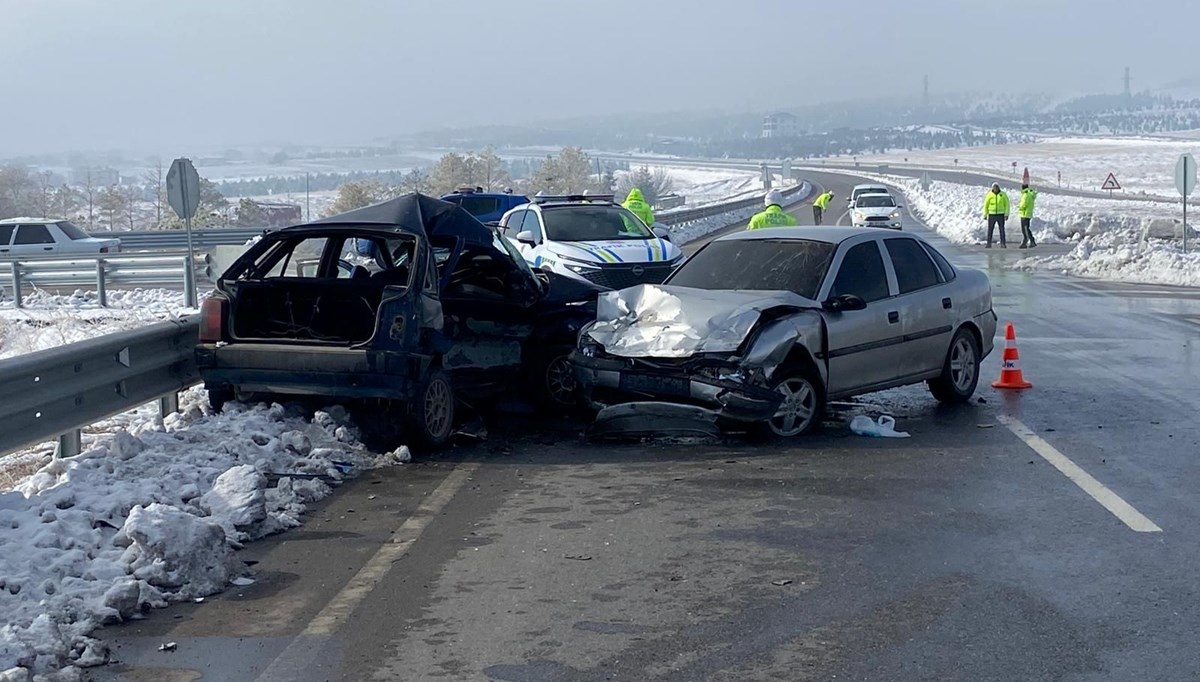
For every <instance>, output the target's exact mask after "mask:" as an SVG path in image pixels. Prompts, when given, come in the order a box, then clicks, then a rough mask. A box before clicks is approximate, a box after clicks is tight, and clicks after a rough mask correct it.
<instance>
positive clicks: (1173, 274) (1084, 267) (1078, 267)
mask: <svg viewBox="0 0 1200 682" xmlns="http://www.w3.org/2000/svg"><path fill="white" fill-rule="evenodd" d="M1140 238H1141V233H1140V232H1138V231H1132V230H1131V231H1119V232H1105V233H1103V234H1100V235H1096V236H1088V237H1084V238H1083V239H1082V240H1081V241H1080V242H1079V244H1078V245H1076V247H1075V248H1074V249H1072V250H1071V252H1070V253H1067V254H1064V255H1060V256H1041V257H1038V256H1034V257H1030V258H1024V259H1022V260H1020V261H1017V262H1016V263H1014V264H1013V267H1014V268H1015V269H1019V270H1026V271H1032V270H1050V271H1055V272H1061V273H1064V274H1068V275H1075V276H1078V277H1092V278H1096V279H1105V280H1112V281H1117V282H1137V283H1143V284H1167V285H1175V286H1191V287H1195V286H1200V253H1196V252H1195V251H1192V252H1190V253H1186V254H1185V253H1183V249H1182V247H1181V245H1180V244H1179V243H1176V242H1175V241H1173V240H1170V241H1164V240H1158V239H1153V238H1151V239H1149V240H1146V243H1145V244H1141V243H1139V240H1140Z"/></svg>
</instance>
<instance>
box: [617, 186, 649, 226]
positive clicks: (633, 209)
mask: <svg viewBox="0 0 1200 682" xmlns="http://www.w3.org/2000/svg"><path fill="white" fill-rule="evenodd" d="M621 206H622V207H624V208H626V209H628V210H629V212H630V213H633V214H634V215H635V216H637V217H639V218H641V219H642V222H643V223H646V227H653V226H654V210H653V209H651V208H650V204H649V203H647V202H646V197H645V196H644V195H643V194H642V190H640V189H638V188H637V187H634V188H633V189H631V190H629V196H627V197H625V203H623V204H621Z"/></svg>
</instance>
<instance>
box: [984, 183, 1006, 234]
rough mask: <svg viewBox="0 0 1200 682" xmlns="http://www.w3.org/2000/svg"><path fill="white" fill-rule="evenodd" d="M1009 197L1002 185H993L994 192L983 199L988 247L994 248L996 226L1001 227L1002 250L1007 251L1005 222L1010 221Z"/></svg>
mask: <svg viewBox="0 0 1200 682" xmlns="http://www.w3.org/2000/svg"><path fill="white" fill-rule="evenodd" d="M1008 213H1009V208H1008V195H1007V194H1005V193H1004V190H1002V189H1000V183H993V184H992V190H991V191H990V192H988V193H987V196H985V197H984V199H983V217H984V219H985V220H987V226H988V237H987V246H986V247H985V248H988V249H990V248H992V236H993V234H994V233H995V230H996V226H999V227H1000V248H1002V249H1007V248H1008V241H1007V240H1006V239H1005V238H1004V221H1006V220H1008Z"/></svg>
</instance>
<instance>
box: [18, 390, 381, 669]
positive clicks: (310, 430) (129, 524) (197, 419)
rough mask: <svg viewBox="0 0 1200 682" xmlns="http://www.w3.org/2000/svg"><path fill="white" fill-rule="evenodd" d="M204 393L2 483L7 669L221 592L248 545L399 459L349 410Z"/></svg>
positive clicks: (91, 656)
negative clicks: (217, 402)
mask: <svg viewBox="0 0 1200 682" xmlns="http://www.w3.org/2000/svg"><path fill="white" fill-rule="evenodd" d="M204 399H205V393H204V391H203V390H200V389H192V390H190V391H188V392H187V393H185V394H184V396H183V400H182V405H183V408H182V412H180V413H177V414H172V415H170V416H168V417H166V418H165V419H162V420H158V419H154V418H153V417H149V416H144V415H143V416H139V417H135V418H130V417H128V416H127V417H126V420H125V422H124V423H125V424H126V425H127V426H128V428H127V429H118V430H116V431H115V432H113V433H111V434H110V435H109V436H107V437H103V438H99V439H94V440H93V442H92V446H91V447H90V449H88V450H87V451H86V452H84V453H82V454H80V455H78V456H76V457H70V458H65V459H51V460H48V461H46V462H45V464H44V466H42V467H41V469H40V470H38V471H37V473H35V474H33V475H32V476H30V477H28V478H27V479H25V480H24V481H23V482H21V483H20V484H19V485H18V486H17V487H16V489H15V490H14V491H11V492H7V493H3V494H0V527H3V528H4V529H5V530H4V536H3V538H4V540H3V541H4V549H3V551H0V617H2V618H0V622H3V623H4V626H3V627H2V628H0V671H3V670H9V669H11V668H13V667H18V666H19V667H21V668H24V669H27V670H28V671H31V672H33V673H46V672H51V671H55V670H59V669H63V668H68V667H71V666H80V667H83V666H88V665H97V664H100V663H103V662H104V660H105V656H106V650H105V647H104V645H103V644H102V643H100V642H98V641H96V640H94V639H92V638H91V637H89V633H90V632H91V631H92V630H93V629H95V628H96V627H98V626H99V625H102V624H105V623H113V622H119V621H121V620H126V619H130V618H137V617H139V616H140V614H142V613H143V612H145V611H146V610H148V609H151V608H160V607H163V606H166V605H167V604H168V603H170V602H175V601H181V600H186V599H194V598H197V597H202V596H205V595H209V594H212V593H214V592H218V591H220V590H222V589H224V588H225V586H226V585H228V584H229V582H230V581H231V580H233V579H235V578H238V577H239V575H240V573H242V572H243V571H244V566H243V565H242V564H241V562H239V561H237V558H236V554H235V550H236V549H237V548H239V547H240V546H241V544H242V543H244V542H246V541H249V540H254V539H256V538H259V537H262V536H264V535H267V534H270V533H275V532H278V531H281V530H284V529H287V528H291V527H294V526H297V525H299V524H300V517H301V514H303V512H304V510H305V508H306V507H307V506H308V505H309V504H311V503H312V502H314V501H316V500H319V499H321V498H323V497H325V496H326V495H328V494H329V493H330V492H331V489H330V486H329V484H336V483H337V482H339V481H341V480H343V479H344V478H345V477H347V476H351V475H354V474H355V473H357V472H359V471H361V470H363V469H366V468H371V467H375V466H381V465H383V464H385V463H387V462H388V461H392V460H385V459H384V458H378V457H376V456H375V455H372V454H371V453H369V452H368V451H367V450H366V449H365V448H364V446H362V445H361V444H360V443H359V442H358V440H357V433H356V431H355V429H354V427H353V426H352V425H351V424H350V422H349V420H348V415H347V414H346V412H345V411H344V410H342V409H341V408H331V409H329V410H327V411H324V412H318V413H317V414H316V417H315V418H314V419H313V421H311V422H309V421H306V420H304V419H302V418H300V417H299V416H298V415H294V414H291V413H289V412H288V411H286V410H285V408H283V407H281V406H279V405H271V406H269V407H268V406H266V405H259V406H247V405H243V404H240V403H229V404H227V405H226V407H225V411H224V412H223V413H221V414H219V415H213V414H210V413H209V412H208V411H207V409H206V407H205V405H204ZM272 480H275V481H276V483H275V485H274V486H272V485H271V481H272Z"/></svg>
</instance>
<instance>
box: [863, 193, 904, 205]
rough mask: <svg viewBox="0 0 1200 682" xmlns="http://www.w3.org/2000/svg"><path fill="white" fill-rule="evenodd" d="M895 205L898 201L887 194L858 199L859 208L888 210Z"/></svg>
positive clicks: (866, 195) (865, 196) (868, 195)
mask: <svg viewBox="0 0 1200 682" xmlns="http://www.w3.org/2000/svg"><path fill="white" fill-rule="evenodd" d="M895 205H896V201H895V200H894V199H892V198H891V197H890V196H888V195H886V194H864V195H862V196H861V197H859V198H858V207H859V208H886V207H889V206H895Z"/></svg>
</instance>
